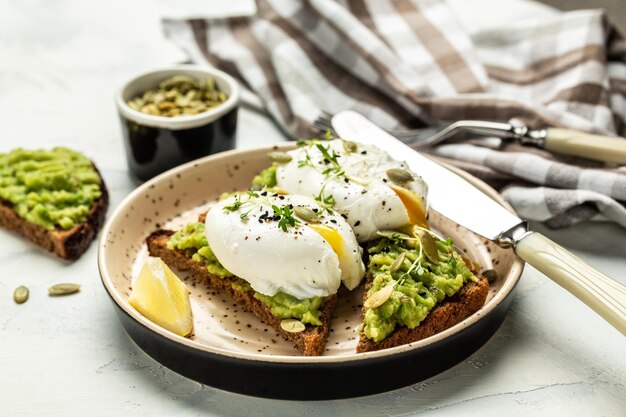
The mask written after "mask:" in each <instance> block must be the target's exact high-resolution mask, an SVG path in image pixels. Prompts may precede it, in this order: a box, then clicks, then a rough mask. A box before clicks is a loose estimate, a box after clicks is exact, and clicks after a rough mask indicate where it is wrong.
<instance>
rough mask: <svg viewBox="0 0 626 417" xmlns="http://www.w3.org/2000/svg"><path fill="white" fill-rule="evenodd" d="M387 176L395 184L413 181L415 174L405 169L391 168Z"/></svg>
mask: <svg viewBox="0 0 626 417" xmlns="http://www.w3.org/2000/svg"><path fill="white" fill-rule="evenodd" d="M387 176H388V177H389V179H390V180H391V181H393V182H409V181H413V174H411V173H410V172H409V171H407V170H406V169H404V168H390V169H388V170H387Z"/></svg>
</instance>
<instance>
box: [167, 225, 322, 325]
mask: <svg viewBox="0 0 626 417" xmlns="http://www.w3.org/2000/svg"><path fill="white" fill-rule="evenodd" d="M167 247H168V248H169V249H178V250H182V251H184V252H185V255H186V256H188V257H190V258H191V259H192V260H194V261H195V262H200V263H204V264H206V267H207V270H208V271H209V272H210V273H212V274H214V275H217V276H220V277H222V278H229V277H232V276H233V274H231V273H230V272H229V271H228V270H226V268H224V267H223V266H222V265H221V264H220V262H219V261H218V260H217V258H216V257H215V255H214V254H213V251H211V248H210V247H209V244H208V243H207V240H206V236H205V235H204V223H200V222H193V223H189V224H187V225H186V226H185V227H183V228H182V229H180V230H179V231H177V232H176V233H174V234H173V235H172V236H171V237H170V239H169V241H168V242H167ZM232 286H233V288H234V289H235V290H237V291H253V290H252V288H251V287H250V284H248V283H247V282H246V281H244V280H243V279H240V278H239V279H237V280H236V281H235V282H233V284H232ZM254 298H256V299H257V300H259V301H261V302H262V303H263V304H265V305H267V306H268V307H269V308H270V310H271V311H272V314H274V315H275V316H278V317H282V318H285V319H290V318H295V319H298V320H300V321H301V322H302V323H308V324H313V325H316V326H319V325H321V324H322V322H321V320H320V315H321V312H320V308H321V307H322V305H323V304H324V298H323V297H313V298H307V299H304V300H300V299H297V298H295V297H293V296H291V295H288V294H284V293H278V294H276V295H274V296H267V295H264V294H261V293H259V292H255V293H254Z"/></svg>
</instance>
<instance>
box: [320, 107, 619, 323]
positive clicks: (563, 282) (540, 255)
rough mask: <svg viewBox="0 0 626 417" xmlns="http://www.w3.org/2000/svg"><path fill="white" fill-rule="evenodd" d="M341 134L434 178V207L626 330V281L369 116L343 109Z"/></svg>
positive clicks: (337, 123)
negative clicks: (550, 236) (530, 224)
mask: <svg viewBox="0 0 626 417" xmlns="http://www.w3.org/2000/svg"><path fill="white" fill-rule="evenodd" d="M332 125H333V128H334V130H335V131H336V132H337V133H338V135H339V136H340V137H341V138H344V139H347V140H350V141H354V142H357V143H361V144H364V145H371V146H376V147H378V148H380V149H383V150H384V151H385V152H387V153H389V155H390V156H391V157H392V158H394V159H397V160H401V161H405V162H406V163H407V165H408V166H409V168H411V170H413V171H414V172H416V173H417V174H419V175H420V176H421V177H422V178H423V179H424V181H426V183H427V184H428V188H429V191H428V203H429V206H430V208H432V209H434V210H437V211H438V212H439V213H441V214H443V215H444V216H446V217H448V218H449V219H450V220H452V221H454V222H456V223H457V224H460V225H461V226H464V227H466V228H467V229H469V230H471V231H473V232H475V233H477V234H479V235H481V236H483V237H485V238H487V239H489V240H493V241H494V242H496V243H498V244H499V245H502V246H511V247H513V249H514V250H515V253H516V254H517V255H518V256H519V257H520V258H522V259H523V260H525V261H526V262H528V263H529V264H531V265H533V266H534V267H535V268H537V269H538V270H539V271H541V272H543V273H544V274H545V275H546V276H548V278H550V279H552V280H553V281H555V282H556V283H557V284H559V285H560V286H562V287H563V288H565V289H566V290H567V291H569V292H570V293H572V294H573V295H574V296H576V297H577V298H578V299H580V300H581V301H583V302H584V303H585V304H587V305H588V306H589V307H591V308H592V309H593V310H594V311H595V312H596V313H598V314H599V315H600V316H601V317H603V318H604V319H605V320H606V321H608V322H609V323H610V324H611V325H612V326H614V327H615V328H616V329H617V330H619V331H620V332H621V333H622V334H624V335H626V286H624V285H622V284H620V283H618V282H617V281H614V280H613V279H611V278H609V277H608V276H606V275H604V274H603V273H601V272H600V271H597V270H595V269H594V268H592V267H591V266H590V265H588V264H587V263H585V262H584V261H583V260H582V259H580V258H578V257H577V256H575V255H574V254H572V253H571V252H569V251H567V250H566V249H564V248H562V247H561V246H559V245H558V244H556V243H555V242H553V241H551V240H550V239H548V238H547V237H545V236H543V235H542V234H540V233H537V232H532V231H530V230H528V226H527V223H526V222H525V221H523V220H522V219H520V218H519V217H517V216H515V215H514V214H512V213H511V212H509V211H508V210H506V209H505V208H504V207H502V206H501V205H499V204H498V203H497V202H495V201H494V200H492V199H491V198H489V197H488V196H487V195H485V194H483V193H482V192H481V191H480V190H478V189H477V188H476V187H474V186H473V185H471V184H470V183H469V182H467V181H466V180H465V179H463V178H461V177H460V176H458V175H456V174H455V173H453V172H452V171H450V170H448V169H446V168H444V167H443V166H441V165H439V164H438V163H436V162H434V161H433V160H431V159H428V158H426V157H425V156H423V155H421V154H419V153H418V152H416V151H415V150H414V149H412V148H410V147H409V146H407V145H405V144H404V143H402V142H401V141H399V140H398V139H396V138H394V137H393V136H391V135H390V134H389V133H387V132H385V131H384V130H382V129H381V128H379V127H378V126H377V125H375V124H374V123H372V122H370V121H369V120H367V119H366V118H365V117H364V116H362V115H361V114H359V113H356V112H353V111H343V112H340V113H338V114H336V115H335V116H334V117H333V118H332Z"/></svg>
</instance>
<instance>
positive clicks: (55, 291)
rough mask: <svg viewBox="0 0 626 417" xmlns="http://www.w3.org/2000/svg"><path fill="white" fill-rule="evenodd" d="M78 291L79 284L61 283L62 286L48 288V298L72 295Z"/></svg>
mask: <svg viewBox="0 0 626 417" xmlns="http://www.w3.org/2000/svg"><path fill="white" fill-rule="evenodd" d="M78 291H80V284H70V283H63V284H56V285H53V286H52V287H50V288H48V295H50V296H57V295H69V294H74V293H76V292H78Z"/></svg>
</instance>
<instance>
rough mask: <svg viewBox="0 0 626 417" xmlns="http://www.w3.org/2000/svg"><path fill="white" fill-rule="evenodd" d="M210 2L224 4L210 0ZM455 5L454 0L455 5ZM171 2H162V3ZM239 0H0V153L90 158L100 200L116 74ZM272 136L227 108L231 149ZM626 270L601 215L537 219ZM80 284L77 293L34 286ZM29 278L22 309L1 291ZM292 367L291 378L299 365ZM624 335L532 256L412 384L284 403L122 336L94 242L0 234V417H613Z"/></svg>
mask: <svg viewBox="0 0 626 417" xmlns="http://www.w3.org/2000/svg"><path fill="white" fill-rule="evenodd" d="M221 3H233V4H228V5H224V4H221ZM451 3H452V4H453V6H454V7H455V8H457V9H458V10H459V14H460V15H461V17H462V18H463V20H464V21H466V24H467V26H468V27H472V28H477V27H485V26H488V25H489V24H491V22H493V21H494V20H497V19H511V18H515V17H519V16H520V15H522V16H523V15H525V16H528V15H530V14H534V13H536V14H539V13H550V12H549V11H548V10H546V9H544V8H542V7H539V6H536V5H533V4H531V3H527V2H522V1H520V0H507V1H502V2H488V1H486V0H481V1H472V2H471V6H470V5H464V4H463V2H462V1H461V0H455V1H453V2H451ZM468 3H469V2H468ZM174 6H175V7H176V9H174ZM246 7H249V4H246V2H217V1H213V2H208V1H192V0H187V1H182V0H180V1H176V2H174V1H169V2H168V1H165V0H161V1H149V0H136V1H132V2H128V1H127V2H124V1H121V0H117V1H108V2H87V1H82V0H60V1H56V2H49V1H43V0H38V1H37V0H32V1H23V0H14V1H7V0H5V1H3V2H0V114H1V115H2V116H1V117H0V120H1V123H0V152H2V151H7V150H9V149H11V148H14V147H16V146H24V147H31V148H32V147H49V146H53V145H66V146H71V147H73V148H76V149H79V150H81V151H83V152H85V153H86V154H87V155H89V156H90V157H91V158H93V159H94V160H95V161H96V162H97V164H98V166H99V167H100V168H101V170H102V171H103V175H104V177H105V180H106V182H107V184H108V186H109V188H110V192H111V206H112V207H115V206H116V205H117V204H118V203H119V202H120V201H121V200H122V199H123V198H124V197H125V196H126V195H127V194H128V193H129V192H130V191H131V190H132V189H133V188H134V187H135V185H136V184H134V183H133V182H132V181H131V180H130V179H129V177H128V174H127V170H126V161H125V157H124V152H123V147H122V143H121V139H120V136H121V134H120V128H119V125H118V120H117V116H116V113H115V109H114V106H113V93H114V91H115V89H116V88H117V87H118V86H119V85H120V84H121V83H122V82H123V81H124V80H125V79H126V78H128V77H129V76H130V75H132V74H133V73H135V72H138V71H141V70H144V69H146V68H151V67H156V66H161V65H167V64H169V63H173V62H177V61H180V60H182V59H184V56H183V55H182V54H181V53H180V52H178V51H177V50H175V49H174V48H173V47H172V46H171V45H169V44H168V43H167V42H166V41H164V40H163V38H162V36H161V34H160V27H159V19H160V17H162V16H168V15H169V16H171V15H180V14H181V10H182V13H184V14H186V15H189V14H193V12H194V11H200V10H202V9H203V8H208V9H211V10H213V12H214V13H222V12H225V11H226V10H227V9H232V10H233V11H235V10H243V9H246ZM280 140H282V138H281V136H280V134H279V133H278V132H277V130H276V128H275V127H274V125H273V124H272V123H270V122H269V121H267V119H265V118H264V117H263V116H261V115H258V114H255V113H251V112H247V111H242V112H241V113H240V129H239V146H240V147H248V146H253V145H254V144H257V143H267V142H275V141H280ZM537 228H538V229H539V230H540V231H542V232H544V233H545V234H547V235H548V236H550V237H551V238H553V239H555V240H556V241H557V242H559V243H561V244H563V245H564V246H565V247H567V248H569V249H571V250H572V251H574V252H575V253H577V254H578V255H579V256H581V257H582V258H584V259H585V260H587V261H588V262H589V263H591V264H592V265H593V266H595V267H597V268H599V269H600V270H602V271H604V272H606V273H607V274H609V275H610V276H612V277H614V278H616V279H618V280H620V281H622V282H626V273H625V272H624V270H625V268H624V267H625V266H626V261H625V259H626V231H624V230H623V229H620V228H618V227H616V226H611V225H606V224H604V225H583V226H579V227H575V228H571V229H568V230H564V231H559V232H554V231H549V230H542V229H541V228H540V227H537ZM61 281H72V282H79V283H81V284H82V285H83V289H82V291H81V293H79V294H78V295H75V296H71V297H66V298H55V299H53V298H49V297H48V296H47V295H46V289H47V288H48V286H49V285H51V284H53V283H57V282H61ZM21 284H24V285H26V286H28V287H29V288H30V290H31V298H30V300H29V301H28V302H27V303H26V304H23V305H20V306H18V305H16V304H15V303H13V301H12V298H11V297H12V292H13V290H14V288H15V287H17V286H18V285H21ZM303 377H304V376H303ZM625 385H626V339H625V338H624V337H623V336H621V335H620V334H619V333H618V332H617V331H616V330H614V329H612V328H611V327H609V325H607V324H606V323H605V322H603V321H602V320H601V319H600V318H599V317H597V316H596V315H595V314H594V313H593V312H591V310H589V309H588V308H587V307H585V306H584V305H582V304H581V303H579V302H578V301H577V300H576V299H574V298H573V297H572V296H570V295H569V294H567V293H566V292H564V291H563V290H561V289H560V288H559V287H558V286H557V285H556V284H554V283H552V282H551V281H549V280H547V279H546V278H545V277H543V276H542V275H540V274H539V273H537V272H536V271H535V270H533V269H532V268H527V269H526V271H525V272H524V274H523V277H522V279H521V281H520V283H519V285H518V288H517V291H516V293H515V299H514V302H513V306H512V308H511V311H510V312H509V315H508V317H507V318H506V320H505V322H504V324H503V325H502V327H501V328H500V330H498V332H497V333H496V334H495V336H494V337H493V338H492V339H491V340H490V341H489V342H488V343H487V344H486V345H485V346H484V347H482V348H481V349H480V350H479V351H478V352H476V353H475V354H474V355H472V356H471V357H470V358H468V359H467V360H466V361H464V362H463V363H461V364H459V365H457V366H455V367H453V368H452V369H450V370H448V371H446V372H444V373H442V374H440V375H438V376H435V377H434V378H431V379H429V380H427V381H424V382H422V383H419V384H416V385H414V386H411V387H407V388H404V389H400V390H396V391H393V392H389V393H384V394H380V395H375V396H371V397H366V398H357V399H352V400H337V401H326V402H312V403H293V402H288V401H274V400H265V399H258V398H251V397H245V396H241V395H236V394H231V393H227V392H223V391H219V390H216V389H213V388H211V387H207V386H202V385H200V384H198V383H196V382H193V381H190V380H188V379H185V378H183V377H181V376H179V375H177V374H174V373H173V372H170V371H169V370H167V369H165V368H164V367H162V366H160V365H159V364H158V363H156V362H155V361H153V360H152V359H150V358H149V357H147V356H146V355H145V354H144V353H143V352H142V351H141V350H139V349H138V348H137V347H136V346H135V345H134V344H133V343H132V342H131V341H130V339H129V338H128V337H127V335H126V334H125V333H124V331H123V330H122V327H121V325H120V324H119V323H118V321H117V318H116V316H115V314H114V310H113V307H112V306H111V303H110V301H109V298H108V296H107V295H106V293H105V291H104V289H103V287H102V285H101V283H100V279H99V277H98V270H97V265H96V245H95V244H94V245H92V247H91V248H90V250H89V251H88V252H87V253H86V254H85V255H84V256H83V257H82V258H81V259H80V260H79V261H77V262H75V263H73V264H69V263H63V262H60V261H59V260H57V259H55V258H53V257H52V256H48V255H46V254H44V253H43V252H41V251H39V250H37V249H35V248H33V246H31V245H30V244H28V243H25V242H24V241H23V240H21V239H19V238H17V237H15V236H12V235H9V234H7V233H4V232H3V233H0V416H38V415H41V416H73V415H81V416H85V417H87V416H125V415H133V416H144V415H145V416H160V415H176V416H196V415H202V416H204V415H225V416H248V415H249V416H260V415H271V416H281V415H298V416H309V415H360V416H370V415H371V416H374V415H394V416H395V415H411V414H417V413H419V412H421V411H429V412H430V415H435V416H457V415H480V416H485V415H498V416H509V415H511V416H524V417H527V416H555V415H565V416H624V415H626V387H625Z"/></svg>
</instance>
